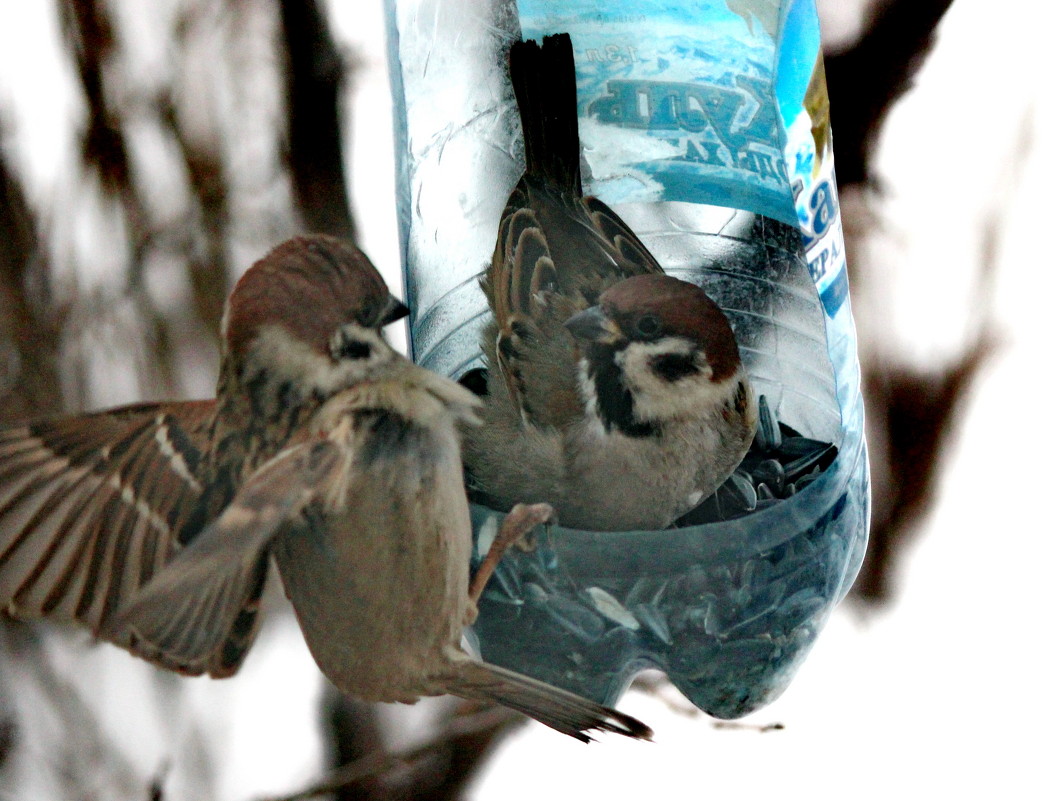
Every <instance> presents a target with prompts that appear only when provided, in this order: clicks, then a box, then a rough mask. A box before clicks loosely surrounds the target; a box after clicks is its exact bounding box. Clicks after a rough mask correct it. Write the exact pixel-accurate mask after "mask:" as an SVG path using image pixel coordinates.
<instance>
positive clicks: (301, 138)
mask: <svg viewBox="0 0 1064 801" xmlns="http://www.w3.org/2000/svg"><path fill="white" fill-rule="evenodd" d="M281 21H282V23H283V28H284V44H285V48H286V50H287V52H288V70H287V74H286V76H285V90H286V92H287V95H288V141H289V148H290V151H291V152H290V162H291V169H292V181H293V185H294V187H295V193H296V198H297V203H298V206H299V209H300V211H301V213H302V216H303V223H304V225H305V226H306V227H307V229H308V230H310V231H314V232H317V233H326V234H333V235H334V236H339V237H343V238H346V239H351V240H355V239H356V238H357V237H356V231H355V224H354V220H353V218H352V215H351V209H350V206H349V204H348V200H347V189H346V187H345V185H344V163H343V144H344V143H343V137H342V136H341V131H340V105H339V102H340V91H341V89H342V87H343V83H344V62H343V59H342V58H341V56H340V53H339V51H338V50H337V48H336V44H335V43H334V42H333V39H332V36H331V35H330V33H329V26H328V23H327V21H326V19H325V17H324V15H323V13H322V9H321V8H320V6H319V5H318V2H317V0H281ZM346 144H347V146H348V147H350V145H351V143H350V142H347V143H346Z"/></svg>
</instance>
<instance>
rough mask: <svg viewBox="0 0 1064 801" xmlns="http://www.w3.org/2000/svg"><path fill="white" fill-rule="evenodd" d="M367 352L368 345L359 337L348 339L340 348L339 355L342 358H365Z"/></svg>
mask: <svg viewBox="0 0 1064 801" xmlns="http://www.w3.org/2000/svg"><path fill="white" fill-rule="evenodd" d="M369 354H370V347H369V345H367V344H366V343H365V342H363V341H362V340H360V339H349V340H348V341H347V342H345V343H344V344H343V346H342V347H341V348H340V353H339V356H340V358H342V359H366V358H369Z"/></svg>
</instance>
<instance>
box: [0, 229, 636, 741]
mask: <svg viewBox="0 0 1064 801" xmlns="http://www.w3.org/2000/svg"><path fill="white" fill-rule="evenodd" d="M407 313H408V312H407V308H406V307H405V306H404V305H403V304H402V303H401V302H400V301H399V300H398V299H396V298H395V297H393V296H392V295H391V294H390V293H389V292H388V289H387V287H386V285H385V283H384V281H383V280H382V279H381V277H380V275H379V273H378V272H377V271H376V269H375V268H374V267H373V265H372V264H370V262H369V260H368V259H367V258H366V257H365V256H364V255H363V254H362V253H361V252H360V251H359V250H358V249H357V248H355V247H354V246H352V245H349V244H346V243H344V242H342V241H340V240H338V239H333V238H330V237H325V236H313V237H306V238H296V239H292V240H289V241H288V242H285V243H283V244H281V245H280V246H278V247H277V248H276V249H274V250H273V251H272V252H270V253H269V254H268V255H267V256H266V257H265V258H263V259H262V260H260V261H259V262H257V263H256V264H255V265H254V266H252V267H251V268H250V269H249V270H248V271H247V272H246V273H245V274H244V276H243V277H242V278H241V279H240V281H239V282H238V283H237V284H236V286H235V288H234V289H233V292H232V294H231V295H230V297H229V300H228V302H227V305H226V311H225V315H224V317H223V321H222V334H223V353H222V360H221V368H220V375H219V380H218V385H217V398H216V399H215V400H205V401H189V402H170V403H147V404H138V405H134V406H126V407H122V408H117V409H111V410H108V411H102V412H97V413H94V414H86V415H81V416H75V417H68V418H63V419H45V420H39V421H36V422H28V423H23V424H21V425H14V426H10V427H6V428H3V429H0V609H5V610H6V611H7V612H8V613H10V614H12V615H14V616H16V617H21V618H47V619H50V620H54V621H68V622H75V623H80V624H82V625H84V626H87V627H88V628H89V629H90V630H91V631H92V632H94V633H95V634H96V635H97V636H98V637H100V638H102V639H105V640H108V641H110V642H112V643H115V644H117V645H120V646H122V647H124V648H126V649H128V650H129V651H131V652H132V653H133V654H135V655H137V656H140V657H142V658H144V659H147V660H148V661H150V662H153V663H155V664H156V665H159V666H162V667H165V668H168V669H171V670H174V671H178V672H180V673H185V674H191V675H198V674H203V673H207V674H210V675H212V676H215V677H224V676H229V675H231V674H233V673H234V672H236V671H237V669H238V668H239V666H240V664H241V661H242V660H243V658H244V656H245V654H246V653H247V651H248V649H249V648H250V646H251V644H252V642H253V640H254V637H255V633H256V630H257V625H258V622H259V601H260V598H261V596H262V592H263V586H264V583H265V581H266V577H267V568H268V567H269V564H270V562H271V560H272V561H273V562H274V563H275V564H276V565H277V568H278V572H279V574H280V577H281V580H282V582H283V585H284V588H285V592H286V594H287V595H288V597H289V599H290V600H291V602H292V604H293V606H294V608H295V613H296V616H297V618H298V620H299V624H300V626H301V629H302V631H303V634H304V637H305V639H306V642H307V645H308V646H309V649H310V651H311V653H312V654H313V656H314V659H315V660H316V662H317V664H318V665H319V666H320V668H321V670H322V672H323V673H324V674H325V675H326V677H328V679H329V680H330V681H332V682H333V683H334V684H335V685H336V686H337V687H338V688H339V689H340V690H341V691H343V692H346V693H349V694H351V695H355V696H358V697H360V698H363V699H366V700H369V701H385V702H389V701H401V702H405V703H412V702H413V701H415V700H417V699H418V698H419V697H421V696H425V695H440V694H444V693H451V694H454V695H457V696H461V697H463V698H466V699H471V700H474V701H494V702H498V703H500V704H503V705H506V706H509V707H512V708H514V709H517V710H519V711H521V712H523V713H525V714H526V715H529V716H530V717H533V718H535V719H537V720H540V721H542V722H543V723H545V724H546V725H548V726H551V727H553V728H555V729H557V730H559V731H562V732H564V733H566V734H569V735H572V736H573V737H576V738H578V739H580V740H583V741H587V740H588V739H590V738H589V736H588V734H587V732H588V731H591V730H596V729H597V730H604V731H609V732H619V733H621V734H625V735H628V736H631V737H636V738H647V737H649V736H650V730H649V729H648V728H647V727H646V726H645V725H644V724H642V723H641V722H639V721H638V720H635V719H634V718H632V717H629V716H628V715H624V714H622V713H620V712H617V711H615V710H612V709H609V708H607V707H604V706H601V705H599V704H596V703H593V702H591V701H588V700H585V699H583V698H580V697H578V696H576V695H574V694H572V693H569V692H566V691H563V690H560V689H557V688H554V687H552V686H549V685H547V684H544V683H542V682H539V681H536V680H534V679H531V678H528V677H525V676H523V675H520V674H518V673H515V672H512V671H509V670H504V669H502V668H499V667H496V666H494V665H490V664H485V663H483V662H481V661H479V660H477V659H475V658H474V657H473V656H471V655H469V654H468V653H466V652H465V651H464V650H463V649H462V647H461V637H462V629H463V627H464V626H466V625H469V624H470V623H472V622H473V620H474V619H475V618H476V615H477V599H478V597H479V593H480V590H482V589H483V586H484V584H485V583H486V581H487V578H488V576H489V575H490V571H491V570H492V568H493V566H494V564H495V563H496V562H497V561H498V559H499V558H500V557H501V555H502V553H503V552H504V551H505V549H506V547H508V546H509V545H510V544H511V543H513V542H515V541H517V540H521V539H522V538H525V537H526V535H527V534H528V533H529V532H530V531H531V530H532V529H533V528H534V527H535V526H536V525H538V524H540V523H544V522H547V521H549V520H550V518H551V514H552V511H551V509H550V507H549V506H547V505H546V504H534V505H519V506H517V507H515V509H514V510H512V512H511V513H510V515H508V516H507V518H506V519H505V521H504V523H503V525H502V526H501V527H500V534H499V536H498V537H497V538H496V541H495V543H494V544H493V545H492V548H491V550H490V551H489V554H488V558H487V559H486V560H485V563H484V565H483V566H482V567H481V568H480V570H479V571H478V574H477V576H476V577H475V578H474V579H473V582H472V587H471V584H470V568H469V561H470V552H471V548H472V535H471V531H470V518H469V508H468V504H467V501H466V496H465V492H464V486H463V476H462V465H461V459H460V441H459V434H458V430H457V423H458V421H459V420H461V421H464V422H465V423H467V424H472V423H474V422H475V420H476V415H477V410H478V408H479V406H480V402H479V401H478V399H477V398H476V397H475V396H473V395H472V394H471V393H469V392H468V391H467V390H465V389H463V388H462V387H460V386H459V385H457V384H455V383H454V382H452V381H450V380H447V379H445V378H442V377H441V376H438V375H436V374H434V373H432V372H430V371H428V370H425V369H423V368H420V367H417V366H415V365H414V364H412V363H411V362H410V361H409V360H407V359H406V358H405V357H403V356H401V355H400V354H399V353H397V352H396V351H395V350H393V349H392V348H391V347H390V346H389V345H388V343H387V342H386V341H385V339H384V337H383V336H382V328H383V327H384V326H385V325H387V324H388V323H391V322H394V321H396V320H399V319H401V318H402V317H404V316H405V315H406V314H407Z"/></svg>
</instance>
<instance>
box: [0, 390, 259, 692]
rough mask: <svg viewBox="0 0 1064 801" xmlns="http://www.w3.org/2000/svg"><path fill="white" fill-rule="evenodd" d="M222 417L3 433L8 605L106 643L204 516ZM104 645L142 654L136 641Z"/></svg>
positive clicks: (92, 421)
mask: <svg viewBox="0 0 1064 801" xmlns="http://www.w3.org/2000/svg"><path fill="white" fill-rule="evenodd" d="M213 409H214V401H193V402H188V403H166V404H139V405H136V406H128V407H122V408H119V409H112V410H108V411H104V412H97V413H95V414H87V415H81V416H76V417H68V418H60V419H53V420H41V421H34V422H29V423H24V424H20V425H13V426H8V427H5V428H2V429H0V607H2V608H4V609H6V610H7V611H8V612H9V613H10V614H12V615H14V616H17V617H21V618H39V617H44V618H49V619H51V620H57V621H69V622H78V623H81V624H83V625H85V626H87V627H88V628H89V629H91V630H92V631H93V632H94V633H95V634H97V635H101V633H102V632H104V630H105V629H107V628H108V626H109V624H110V623H111V622H112V621H113V620H114V618H115V615H116V613H117V611H118V610H119V609H120V608H121V607H122V606H123V605H124V604H125V603H127V602H128V601H129V599H130V598H131V597H132V595H133V594H134V592H135V591H136V590H138V589H139V588H140V587H141V586H143V585H144V584H145V583H147V582H148V580H149V579H151V578H152V576H154V575H155V574H156V573H157V572H158V570H159V569H160V567H161V566H162V565H163V564H165V563H166V562H167V561H168V560H169V559H170V558H171V556H172V555H173V554H174V552H175V551H176V550H178V549H179V548H180V547H181V541H182V540H187V539H189V538H190V537H191V536H194V534H195V533H196V532H194V531H191V530H185V531H180V530H179V528H180V526H181V523H182V521H189V520H193V521H194V520H197V519H202V517H203V511H202V510H201V509H200V508H199V505H200V504H201V502H202V501H203V486H202V484H201V472H202V470H201V461H202V458H203V455H204V452H205V449H206V442H207V436H208V431H207V426H208V425H209V423H210V420H211V418H212V415H213ZM263 575H265V565H263ZM102 636H106V635H102ZM107 638H108V639H111V640H112V641H113V642H115V643H116V644H118V645H121V646H123V647H126V648H129V649H130V650H133V651H134V653H139V652H138V651H137V649H136V648H135V647H134V644H133V643H132V641H131V640H130V639H129V635H128V633H121V632H119V633H117V634H116V635H115V636H109V637H107ZM140 655H142V656H145V654H140ZM231 657H232V655H231V654H230V661H231ZM149 658H150V657H149ZM224 661H225V660H223V659H221V656H219V665H221V664H222V663H223V662H224ZM162 664H164V666H166V667H170V668H173V669H182V666H180V665H174V664H169V663H165V662H163V663H162ZM233 669H235V667H234V668H233ZM230 672H231V671H230Z"/></svg>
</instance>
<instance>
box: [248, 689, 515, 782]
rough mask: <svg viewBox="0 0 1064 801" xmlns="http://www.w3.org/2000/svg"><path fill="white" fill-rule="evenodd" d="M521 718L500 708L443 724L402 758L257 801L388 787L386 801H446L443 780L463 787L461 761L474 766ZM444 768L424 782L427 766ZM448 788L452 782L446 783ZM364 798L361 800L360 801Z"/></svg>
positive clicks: (370, 760) (384, 758) (365, 760)
mask: <svg viewBox="0 0 1064 801" xmlns="http://www.w3.org/2000/svg"><path fill="white" fill-rule="evenodd" d="M522 720H525V718H524V717H523V716H522V715H520V714H518V713H516V712H513V711H511V710H509V709H506V708H504V707H491V708H489V709H486V710H484V711H480V712H475V713H472V714H464V715H456V716H455V717H453V718H451V719H450V721H448V723H447V725H446V727H445V728H444V730H443V731H442V732H440V733H439V734H438V735H437V736H436V737H434V738H433V739H432V740H430V741H429V742H427V743H425V744H424V745H421V746H418V747H417V748H412V749H410V750H408V751H404V752H403V753H401V754H389V753H387V752H385V751H375V752H374V753H371V754H368V755H367V756H364V757H362V758H361V759H359V760H357V761H356V762H352V763H349V764H347V765H344V766H342V767H340V768H338V769H337V770H335V771H334V772H333V773H332V775H330V776H328V777H327V778H326V779H324V780H323V781H320V782H318V783H316V784H314V785H312V786H310V787H307V788H304V789H303V790H300V791H299V792H296V793H293V794H291V795H286V796H279V797H276V798H270V799H262V801H305V799H310V798H318V797H320V796H323V795H328V794H330V793H336V792H338V791H341V790H344V789H347V788H354V787H358V786H360V785H363V784H365V783H367V782H373V783H375V784H376V783H380V786H383V785H384V784H389V785H391V791H390V794H389V795H388V797H389V798H393V799H419V800H420V799H430V798H431V799H434V800H435V801H438V800H439V799H449V798H455V797H457V795H456V794H455V793H444V792H443V789H444V787H446V786H447V785H448V780H449V779H451V780H453V779H456V778H461V779H462V782H461V785H462V786H464V784H465V779H466V778H468V775H469V773H470V771H469V770H468V766H467V765H465V764H462V763H463V762H464V759H465V757H467V756H468V755H470V754H472V755H474V756H475V757H476V759H477V760H478V761H479V759H481V758H482V757H483V756H484V755H485V754H486V752H487V746H488V745H489V744H490V743H494V742H496V741H497V740H498V737H499V735H501V734H503V733H504V732H506V731H508V730H509V729H510V728H512V727H513V726H514V725H516V724H517V723H519V722H521V721H522ZM441 763H442V764H444V765H446V766H447V767H444V769H443V770H442V772H437V775H436V777H435V780H434V781H433V780H431V779H430V780H429V781H426V776H425V774H424V767H425V766H426V765H436V764H441ZM404 771H413V773H414V774H418V773H420V774H421V775H417V776H416V781H411V778H413V777H412V776H410V775H408V776H407V777H406V781H402V780H403V777H402V773H403V772H404ZM396 782H401V783H402V784H404V785H407V792H404V791H403V789H402V788H400V787H396V786H394V783H396ZM451 784H453V781H452V782H451ZM362 797H365V796H362Z"/></svg>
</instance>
